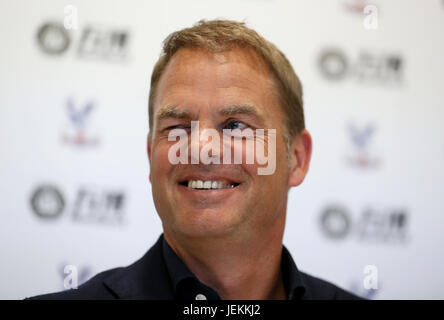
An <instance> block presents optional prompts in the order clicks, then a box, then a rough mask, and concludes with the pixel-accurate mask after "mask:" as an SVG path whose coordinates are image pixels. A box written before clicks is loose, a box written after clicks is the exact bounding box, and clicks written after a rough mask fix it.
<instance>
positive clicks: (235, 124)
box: [224, 120, 248, 130]
mask: <svg viewBox="0 0 444 320" xmlns="http://www.w3.org/2000/svg"><path fill="white" fill-rule="evenodd" d="M246 128H248V125H246V124H245V123H243V122H242V121H237V120H231V121H229V122H228V123H227V124H226V125H225V126H224V129H229V130H236V129H240V130H244V129H246Z"/></svg>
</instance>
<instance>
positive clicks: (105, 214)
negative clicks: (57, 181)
mask: <svg viewBox="0 0 444 320" xmlns="http://www.w3.org/2000/svg"><path fill="white" fill-rule="evenodd" d="M30 202H31V208H32V211H33V212H34V214H35V215H37V216H38V217H39V218H42V219H44V220H55V219H60V218H61V216H62V215H67V216H70V218H71V219H72V221H73V222H79V223H91V224H106V225H122V224H124V222H125V219H124V218H125V205H126V197H125V193H124V192H123V191H120V190H110V189H104V188H98V187H81V188H79V189H78V190H77V192H75V196H74V200H73V201H72V202H71V201H67V200H65V197H64V196H63V193H62V192H61V191H60V189H59V188H57V187H54V186H51V185H43V186H38V187H37V188H36V189H35V190H34V192H33V193H32V195H31V200H30ZM65 203H66V205H65Z"/></svg>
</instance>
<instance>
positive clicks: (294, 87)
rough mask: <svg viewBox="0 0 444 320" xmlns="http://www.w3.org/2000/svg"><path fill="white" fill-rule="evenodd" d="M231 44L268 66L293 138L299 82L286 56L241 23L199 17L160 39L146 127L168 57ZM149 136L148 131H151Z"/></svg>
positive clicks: (300, 124)
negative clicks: (183, 50) (206, 19)
mask: <svg viewBox="0 0 444 320" xmlns="http://www.w3.org/2000/svg"><path fill="white" fill-rule="evenodd" d="M234 47H241V48H243V47H246V48H251V49H253V50H254V51H255V52H256V53H257V54H259V56H260V57H261V58H262V59H263V60H264V62H265V63H266V64H267V65H268V67H269V68H270V71H271V73H272V75H273V78H274V81H275V83H276V88H277V90H278V96H279V100H280V104H281V107H282V110H283V111H284V115H285V122H286V123H285V129H286V130H285V134H284V136H285V138H286V142H287V145H289V143H290V141H291V140H292V138H293V137H294V136H295V135H296V134H298V133H300V132H301V131H302V130H303V129H305V121H304V111H303V102H302V85H301V83H300V81H299V78H298V76H297V75H296V73H295V72H294V70H293V68H292V66H291V64H290V62H289V61H288V59H287V58H286V57H285V55H284V54H283V53H282V52H281V51H280V50H279V49H278V48H276V46H275V45H274V44H272V43H271V42H269V41H267V40H266V39H264V38H263V37H262V36H261V35H259V34H258V33H257V32H256V31H254V30H252V29H250V28H248V27H246V26H245V23H243V22H237V21H230V20H211V21H205V20H201V21H199V22H198V23H197V24H195V25H194V26H193V27H191V28H185V29H183V30H180V31H176V32H173V33H172V34H170V35H169V36H168V37H167V38H166V39H165V40H164V42H163V48H162V53H161V56H160V58H159V60H158V61H157V63H156V65H155V66H154V69H153V73H152V75H151V88H150V94H149V106H148V110H149V111H148V113H149V127H150V129H151V128H152V127H153V110H154V100H155V95H156V88H157V85H158V83H159V79H160V77H161V76H162V73H163V71H164V70H165V68H166V66H167V64H168V62H169V61H170V59H171V57H172V56H173V55H174V54H175V53H176V52H177V51H178V50H179V49H181V48H203V49H207V50H208V51H210V52H224V51H228V50H230V49H232V48H234ZM150 137H151V130H150Z"/></svg>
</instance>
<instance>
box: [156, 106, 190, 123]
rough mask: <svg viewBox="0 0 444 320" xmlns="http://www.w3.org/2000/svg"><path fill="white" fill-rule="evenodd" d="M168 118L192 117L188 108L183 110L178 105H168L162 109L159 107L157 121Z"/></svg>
mask: <svg viewBox="0 0 444 320" xmlns="http://www.w3.org/2000/svg"><path fill="white" fill-rule="evenodd" d="M167 118H174V119H191V114H190V113H189V112H188V111H186V110H181V109H179V108H177V107H176V106H168V107H164V108H162V109H159V110H158V111H157V113H156V119H157V121H161V120H163V119H167Z"/></svg>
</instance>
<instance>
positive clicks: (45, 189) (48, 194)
mask: <svg viewBox="0 0 444 320" xmlns="http://www.w3.org/2000/svg"><path fill="white" fill-rule="evenodd" d="M31 207H32V210H33V211H34V213H35V214H36V215H37V216H39V217H40V218H44V219H54V218H57V217H58V216H59V215H60V214H61V213H62V212H63V209H64V208H65V200H64V199H63V195H62V193H61V192H60V191H59V190H58V189H57V188H55V187H53V186H50V185H45V186H40V187H38V188H37V189H36V190H35V191H34V193H33V195H32V197H31Z"/></svg>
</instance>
